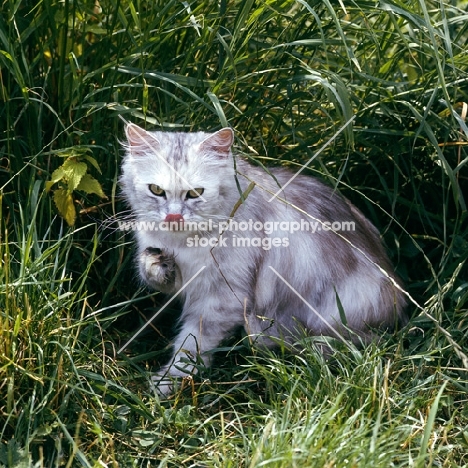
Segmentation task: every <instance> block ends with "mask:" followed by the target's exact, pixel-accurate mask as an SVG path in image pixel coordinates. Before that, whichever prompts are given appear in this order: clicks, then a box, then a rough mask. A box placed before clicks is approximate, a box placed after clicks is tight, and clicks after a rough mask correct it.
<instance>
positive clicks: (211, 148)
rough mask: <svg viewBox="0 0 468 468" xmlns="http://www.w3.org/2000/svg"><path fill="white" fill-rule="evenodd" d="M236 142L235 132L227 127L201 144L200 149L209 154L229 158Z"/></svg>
mask: <svg viewBox="0 0 468 468" xmlns="http://www.w3.org/2000/svg"><path fill="white" fill-rule="evenodd" d="M233 142H234V132H233V131H232V129H230V128H228V127H226V128H222V129H221V130H218V131H217V132H216V133H213V134H212V135H210V136H209V137H207V138H205V139H204V140H203V141H202V142H201V143H200V149H201V150H202V151H204V152H207V153H217V154H220V155H223V156H227V155H228V154H229V151H230V149H231V146H232V143H233Z"/></svg>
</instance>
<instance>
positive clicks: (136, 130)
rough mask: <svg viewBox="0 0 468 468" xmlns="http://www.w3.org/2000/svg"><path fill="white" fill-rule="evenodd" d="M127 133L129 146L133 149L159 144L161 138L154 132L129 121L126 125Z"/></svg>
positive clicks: (152, 146)
mask: <svg viewBox="0 0 468 468" xmlns="http://www.w3.org/2000/svg"><path fill="white" fill-rule="evenodd" d="M125 134H126V135H127V142H128V146H129V147H130V149H131V150H132V151H134V150H137V151H138V150H141V149H144V148H148V147H150V148H154V147H155V146H156V147H158V146H159V140H158V139H157V138H156V137H155V136H154V135H153V134H152V133H149V132H147V131H146V130H144V129H143V128H141V127H139V126H138V125H135V124H132V123H129V124H128V125H127V126H126V127H125Z"/></svg>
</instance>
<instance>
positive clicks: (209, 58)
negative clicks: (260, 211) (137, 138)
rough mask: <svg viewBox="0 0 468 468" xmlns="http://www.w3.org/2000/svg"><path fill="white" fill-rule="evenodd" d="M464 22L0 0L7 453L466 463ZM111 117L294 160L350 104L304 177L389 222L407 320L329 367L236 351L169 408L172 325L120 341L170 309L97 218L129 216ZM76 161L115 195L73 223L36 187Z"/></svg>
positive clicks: (309, 349) (190, 461)
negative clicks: (232, 134) (163, 382)
mask: <svg viewBox="0 0 468 468" xmlns="http://www.w3.org/2000/svg"><path fill="white" fill-rule="evenodd" d="M467 19H468V15H467V13H466V4H465V3H463V2H458V3H457V2H444V1H438V2H436V1H432V0H431V1H426V2H419V1H413V0H411V1H407V2H398V1H385V2H379V3H373V2H368V1H348V0H343V1H342V2H334V3H331V2H328V1H324V2H312V1H310V2H307V1H303V0H296V1H293V0H285V1H276V0H271V1H270V0H269V1H253V0H244V1H231V2H227V1H225V0H221V1H220V2H209V1H200V2H191V3H188V2H180V1H176V0H169V1H159V0H156V1H132V0H106V1H102V2H97V1H92V2H91V1H79V0H65V1H64V2H55V1H50V0H47V1H46V0H44V1H41V2H30V1H28V0H25V1H23V2H16V1H13V0H6V1H5V2H4V4H3V5H2V9H1V13H0V100H1V104H0V161H1V162H0V196H1V204H0V210H1V218H0V237H1V242H0V251H1V252H0V254H1V261H2V266H1V269H0V277H1V280H2V281H1V283H0V439H1V445H0V466H1V465H4V466H8V467H10V466H12V467H16V466H75V465H80V466H143V465H144V464H145V463H146V464H152V465H155V466H177V467H179V466H223V467H230V466H232V467H234V466H236V467H237V466H251V467H257V466H275V467H276V466H278V467H280V466H284V467H290V466H301V467H302V466H363V467H365V466H417V467H422V466H429V465H437V466H464V465H466V464H467V460H466V451H467V445H468V438H467V432H466V428H467V425H468V419H467V414H466V411H465V409H464V406H465V405H464V402H465V401H466V391H467V369H468V357H467V354H468V353H467V351H466V348H467V338H466V337H467V334H468V326H467V322H466V312H467V298H468V282H467V279H466V278H467V269H466V264H465V263H466V259H467V255H468V253H467V252H468V238H467V225H466V222H467V221H466V203H467V201H466V198H465V197H464V193H466V187H467V175H466V174H467V173H466V161H467V160H468V158H467V151H466V145H467V136H468V128H467V124H466V114H467V104H466V103H467V102H468V97H467V93H468V78H467V70H468V62H467V47H466V43H467V40H468V26H467V25H468V22H467ZM119 115H121V116H123V117H125V118H126V119H128V120H132V121H134V122H136V123H138V124H140V125H146V126H147V127H148V128H163V129H168V130H170V129H182V130H197V129H216V128H219V127H220V126H222V125H227V124H229V125H231V126H232V127H233V128H235V129H236V135H237V142H236V144H237V149H238V151H239V152H241V153H243V154H244V155H245V156H246V157H249V158H252V160H254V161H256V162H257V163H259V164H264V165H279V164H281V165H286V166H290V167H291V168H292V169H293V170H296V169H298V168H299V167H300V166H301V165H302V164H304V163H305V162H306V161H308V160H309V159H310V158H311V157H312V156H313V155H314V154H315V153H316V152H317V151H318V150H319V149H320V148H321V147H322V146H323V145H324V143H326V142H327V141H328V139H329V138H330V137H331V136H333V135H334V134H335V133H336V131H337V130H338V129H340V128H342V127H343V126H344V125H345V123H346V122H347V121H348V120H349V119H350V118H351V117H352V116H355V118H354V121H353V123H352V125H349V126H348V127H346V129H345V130H344V131H343V133H342V135H341V136H340V137H339V138H337V139H336V140H334V142H333V143H332V144H331V145H330V146H328V147H327V148H326V149H325V150H324V151H323V152H321V153H320V155H318V156H317V157H315V159H314V160H313V161H312V163H311V164H310V166H309V172H310V173H311V174H315V175H319V176H320V177H322V178H324V179H326V180H327V181H328V182H329V183H330V184H332V185H334V186H336V187H337V189H339V190H340V191H342V192H343V193H344V194H345V195H346V196H347V197H349V198H351V199H352V200H353V201H354V202H355V203H356V204H357V205H358V206H360V207H361V208H362V210H363V211H364V212H365V213H366V214H367V215H368V216H369V217H370V218H371V220H372V221H373V222H374V223H375V224H376V225H377V226H378V227H379V229H380V231H381V232H382V235H383V237H384V239H385V241H386V244H387V246H388V250H389V252H390V255H391V256H392V260H393V261H394V263H395V264H396V266H397V269H398V271H399V273H400V275H401V276H402V277H403V279H404V281H405V284H406V286H407V289H408V291H409V293H410V294H411V296H412V298H413V300H414V301H413V302H412V303H411V305H410V308H409V312H410V314H411V316H412V319H411V322H410V325H409V326H408V328H407V329H406V330H404V331H403V332H402V333H401V334H399V335H398V336H396V337H383V338H382V341H381V342H380V343H378V344H376V345H372V346H370V347H368V348H366V349H364V350H353V349H346V350H344V349H343V350H340V349H338V351H337V354H336V356H335V357H334V359H333V360H330V361H324V360H323V359H322V358H321V357H320V355H319V354H318V353H317V352H316V350H315V347H314V340H311V339H304V346H305V351H304V353H302V354H301V355H299V356H289V355H287V354H286V355H284V354H283V353H282V352H277V353H272V354H267V355H257V354H256V353H255V350H251V349H249V347H248V346H247V345H245V344H244V343H243V342H240V343H237V345H236V346H231V345H232V343H231V345H229V346H228V345H226V346H225V347H223V348H222V349H220V350H219V353H220V355H221V359H219V360H218V361H219V362H218V364H217V366H216V367H215V368H214V369H212V370H206V371H204V372H202V375H201V377H199V378H197V379H196V381H195V382H185V383H184V388H183V390H182V391H181V392H179V393H178V394H176V395H175V396H174V397H173V398H172V399H170V400H169V401H163V402H161V401H159V399H158V398H157V397H155V396H154V395H152V394H151V393H150V392H149V390H148V387H147V383H146V378H147V372H148V371H149V370H151V369H152V368H154V367H156V366H157V365H158V362H160V361H161V359H163V355H164V348H165V346H166V345H167V344H168V342H169V338H170V333H169V332H168V330H167V328H168V326H167V324H166V323H165V321H166V322H167V321H170V320H168V318H167V317H166V319H165V321H162V322H160V323H158V324H156V325H155V327H154V329H153V330H149V331H148V332H147V333H146V334H145V335H143V336H142V337H140V338H139V339H138V340H135V342H134V343H132V347H131V349H130V351H129V353H128V354H118V353H117V350H118V349H119V348H120V346H121V345H122V344H123V343H125V342H126V341H127V340H128V339H129V338H130V337H131V336H132V333H133V331H132V330H136V328H137V326H138V325H140V321H141V320H142V319H143V316H144V315H145V314H147V315H149V314H150V313H151V312H152V309H154V308H155V307H157V306H158V304H159V303H160V298H159V296H158V295H157V294H149V293H148V292H147V291H143V290H140V289H139V286H138V283H137V282H136V281H135V280H134V279H133V278H134V272H133V267H132V261H131V253H132V247H131V238H127V237H124V236H123V234H122V233H120V232H118V231H116V230H115V229H113V228H110V229H106V228H105V227H104V226H107V225H108V224H109V219H110V220H112V219H114V217H115V216H116V215H117V213H118V212H119V211H121V210H124V209H125V207H124V206H123V205H122V203H121V201H120V199H119V196H118V189H117V178H118V174H119V163H120V157H121V154H120V151H119V147H118V139H119V138H121V136H122V128H121V124H120V120H119V118H118V116H119ZM73 150H74V151H75V153H73ZM83 152H85V153H83ZM70 154H88V155H92V156H93V157H94V158H95V160H96V162H97V166H99V170H98V168H97V167H95V165H93V164H89V167H88V171H89V172H90V174H91V175H92V176H93V177H95V178H96V179H97V180H98V181H99V182H100V183H101V185H102V187H103V189H104V192H105V194H106V195H107V199H102V198H100V197H98V196H97V195H94V194H87V193H85V192H83V191H80V190H75V191H74V192H73V195H72V196H73V201H74V205H75V207H76V210H77V213H78V217H77V220H76V223H75V225H74V226H73V227H70V226H68V225H67V223H66V222H65V221H64V220H63V219H62V218H61V217H60V216H59V215H58V211H57V207H56V206H55V204H54V198H53V195H52V193H53V190H55V189H57V188H60V187H62V186H63V184H64V182H63V181H59V182H58V183H57V184H56V185H55V186H54V187H53V190H52V191H51V192H49V193H47V192H46V191H45V188H46V185H45V184H46V182H47V181H48V180H50V179H51V177H52V174H53V172H54V170H56V169H57V168H58V167H60V166H61V165H62V164H63V162H64V157H63V156H64V155H70ZM61 184H62V185H61ZM171 313H172V312H171ZM338 348H339V347H338Z"/></svg>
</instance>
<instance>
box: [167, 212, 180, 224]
mask: <svg viewBox="0 0 468 468" xmlns="http://www.w3.org/2000/svg"><path fill="white" fill-rule="evenodd" d="M164 221H165V222H166V223H172V222H174V221H175V222H176V223H179V222H182V223H183V222H184V217H183V216H182V215H181V214H168V215H167V216H166V219H165V220H164Z"/></svg>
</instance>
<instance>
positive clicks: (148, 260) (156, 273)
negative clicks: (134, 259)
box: [140, 247, 177, 293]
mask: <svg viewBox="0 0 468 468" xmlns="http://www.w3.org/2000/svg"><path fill="white" fill-rule="evenodd" d="M140 272H141V274H142V276H143V278H144V279H145V281H146V282H147V283H148V284H149V285H150V286H151V287H153V288H154V289H157V290H158V291H162V292H166V293H169V292H172V291H173V290H174V288H175V286H176V275H177V265H176V263H175V260H174V257H173V256H172V255H169V254H167V253H165V252H164V251H163V250H161V249H158V248H156V247H148V248H147V249H145V250H144V251H143V252H141V254H140Z"/></svg>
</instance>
